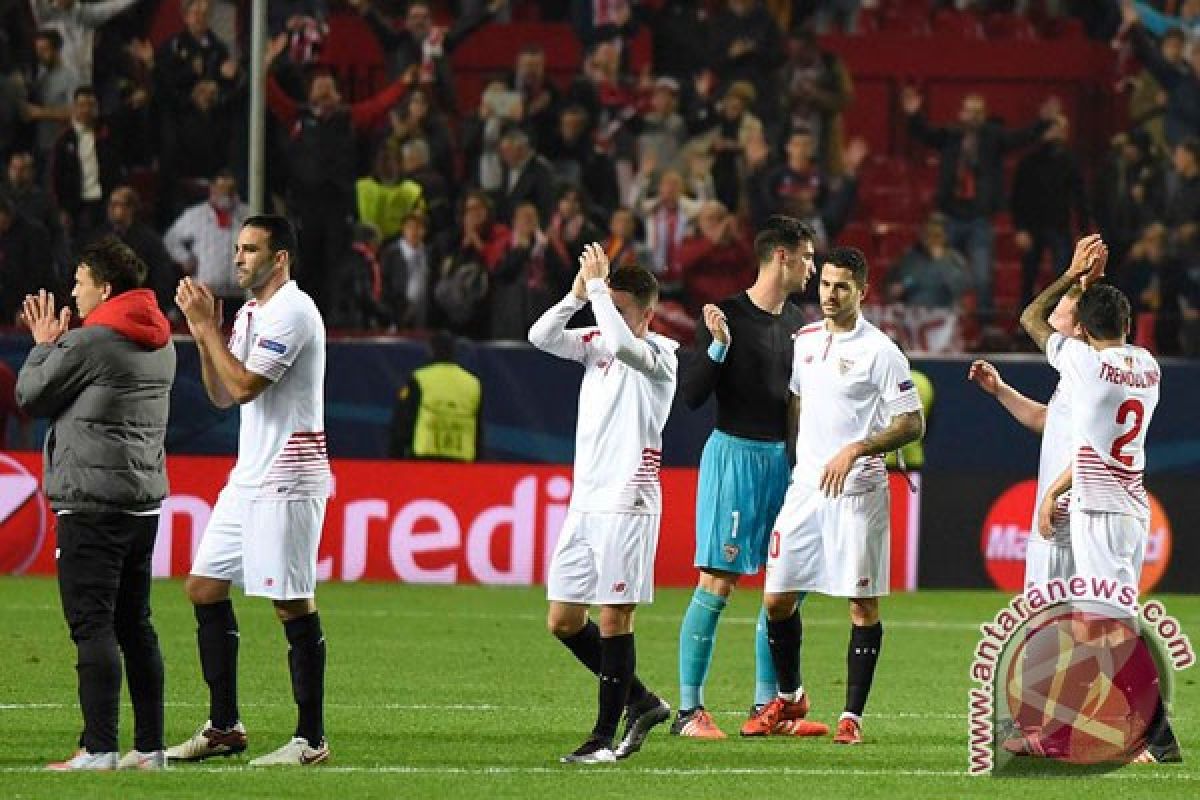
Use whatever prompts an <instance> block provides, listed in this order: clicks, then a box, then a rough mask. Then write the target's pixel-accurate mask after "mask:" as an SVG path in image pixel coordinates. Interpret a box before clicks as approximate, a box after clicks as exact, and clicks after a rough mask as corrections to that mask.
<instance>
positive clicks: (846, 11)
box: [813, 0, 919, 444]
mask: <svg viewBox="0 0 1200 800" xmlns="http://www.w3.org/2000/svg"><path fill="white" fill-rule="evenodd" d="M861 5H862V0H822V2H818V3H817V7H816V12H815V13H814V14H813V22H814V27H815V28H816V31H817V33H831V32H832V31H833V30H834V29H839V30H841V31H842V33H855V32H857V30H858V9H859V6H861ZM917 444H919V442H918V443H917Z"/></svg>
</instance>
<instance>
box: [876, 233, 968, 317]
mask: <svg viewBox="0 0 1200 800" xmlns="http://www.w3.org/2000/svg"><path fill="white" fill-rule="evenodd" d="M970 288H971V275H970V272H969V270H968V268H967V261H966V259H965V258H963V256H962V254H961V253H959V252H958V251H956V250H954V249H952V248H951V247H950V245H949V241H948V237H947V235H946V217H945V215H944V214H941V213H934V214H932V215H930V217H929V220H928V221H927V222H926V223H925V226H924V228H922V230H921V240H920V241H919V242H917V243H916V244H915V245H913V247H912V249H910V250H909V251H908V252H907V253H905V254H904V256H903V257H901V259H900V260H899V261H897V262H896V263H895V264H894V265H892V268H891V269H890V270H888V274H887V278H886V279H885V281H884V285H883V293H884V298H885V299H886V300H887V302H889V303H904V304H905V305H908V306H918V307H921V308H944V309H947V310H951V309H955V308H958V307H959V304H960V303H961V301H962V297H963V294H965V293H966V292H967V290H969V289H970Z"/></svg>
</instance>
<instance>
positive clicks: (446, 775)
mask: <svg viewBox="0 0 1200 800" xmlns="http://www.w3.org/2000/svg"><path fill="white" fill-rule="evenodd" d="M154 592H155V594H154V609H155V618H156V622H157V626H158V632H159V636H160V637H161V639H162V647H163V655H164V658H165V660H166V665H167V703H168V707H167V734H168V739H169V741H168V744H172V743H174V742H176V741H178V740H180V739H182V738H183V737H185V736H187V735H189V734H191V733H192V732H193V730H194V729H195V727H196V726H197V725H199V724H200V723H201V722H203V721H204V718H205V716H206V715H207V703H206V692H205V689H204V685H203V682H202V680H201V677H200V669H199V664H198V662H197V658H196V651H195V640H194V636H193V629H194V624H193V620H192V614H191V610H190V608H189V607H188V606H187V604H186V602H185V600H184V597H183V593H182V589H181V586H180V585H179V584H178V583H177V582H160V583H158V584H157V585H156V586H155V589H154ZM689 596H690V592H685V591H664V592H660V594H659V599H658V602H656V603H655V604H654V605H653V606H650V607H647V608H645V609H643V610H642V611H640V612H639V613H638V624H637V640H638V666H639V670H638V671H639V673H640V674H641V676H642V678H643V679H644V680H645V682H646V683H647V684H648V685H649V686H650V687H651V688H652V689H654V690H656V691H658V692H660V693H662V694H663V696H664V697H665V698H666V699H667V700H668V701H669V702H670V703H671V704H672V706H674V705H675V704H676V703H677V702H678V698H677V690H676V686H675V682H676V638H677V635H678V629H679V619H680V615H681V614H682V611H683V607H684V604H685V603H686V602H687V599H688V597H689ZM319 599H320V605H321V612H322V617H323V618H324V626H325V632H326V635H327V637H328V642H329V676H328V687H327V691H326V700H327V704H328V707H327V708H328V710H327V720H326V724H327V729H328V735H329V741H330V745H331V748H332V753H333V755H332V758H331V761H330V763H329V764H327V765H323V766H320V767H316V768H313V769H309V770H303V771H301V770H283V771H260V770H255V771H251V770H250V769H249V768H247V767H246V766H245V764H246V761H247V760H248V758H245V757H242V758H235V759H230V760H225V759H218V760H217V761H215V762H209V763H205V764H198V765H186V766H182V767H178V768H173V769H172V770H170V771H169V772H166V773H145V774H136V773H135V774H128V773H108V774H90V775H85V774H67V775H62V774H47V773H44V772H42V771H40V768H41V767H42V765H44V764H45V763H46V762H48V761H51V760H58V759H60V758H63V757H65V756H67V755H68V754H69V753H70V751H71V750H72V746H73V743H74V741H75V737H76V735H77V733H78V729H79V715H78V711H77V709H76V707H75V672H74V666H73V664H74V656H73V648H72V647H71V644H70V642H69V640H68V638H67V633H66V628H65V624H64V623H63V620H62V615H61V612H60V610H59V606H58V596H57V589H56V586H55V584H54V583H53V582H52V581H50V580H44V579H42V580H39V579H17V578H0V609H2V611H0V618H2V619H3V625H0V650H2V652H3V654H4V659H3V668H0V742H2V746H0V796H3V797H6V798H13V797H46V798H51V797H52V798H63V797H71V798H81V797H111V798H127V797H153V798H169V797H170V798H173V797H180V798H182V797H189V798H190V797H206V798H222V797H229V798H239V800H240V798H245V797H273V798H287V799H288V800H299V799H300V798H309V797H312V798H322V800H330V799H331V798H346V799H347V800H348V799H349V798H359V797H389V798H390V797H439V798H442V799H443V800H451V798H460V797H464V798H469V797H488V798H493V797H514V798H528V797H555V798H574V797H581V798H582V797H586V798H600V797H613V798H621V800H628V798H630V797H713V798H723V799H727V798H731V797H732V798H736V797H744V796H754V797H807V798H825V797H849V798H852V800H866V799H867V798H886V799H887V800H900V799H901V798H910V797H911V798H966V797H981V798H983V797H986V798H993V797H1003V796H1008V797H1018V796H1022V795H1025V796H1028V795H1029V794H1030V793H1032V792H1039V793H1050V794H1054V795H1058V796H1066V795H1067V794H1068V793H1069V794H1070V795H1071V796H1073V797H1084V796H1086V797H1087V800H1101V798H1110V797H1111V798H1118V797H1119V798H1129V797H1154V798H1155V799H1156V800H1158V798H1168V797H1179V798H1195V797H1198V796H1200V716H1198V711H1197V709H1198V708H1200V688H1198V687H1197V685H1196V679H1197V677H1200V672H1198V671H1197V670H1196V669H1193V670H1190V671H1185V672H1183V673H1179V674H1178V675H1177V681H1176V686H1177V691H1176V712H1175V713H1176V716H1175V727H1176V731H1177V732H1178V735H1179V738H1180V740H1181V741H1182V743H1183V746H1184V754H1185V758H1186V759H1187V762H1186V763H1185V764H1183V765H1182V766H1170V767H1168V766H1148V767H1147V766H1139V767H1127V768H1125V769H1122V770H1120V771H1118V772H1115V773H1111V774H1109V775H1106V776H1102V777H1097V778H1087V779H1079V778H1076V779H1072V780H1071V783H1069V784H1063V783H1059V782H1058V781H1055V780H1050V779H1042V780H1028V779H1026V780H1016V779H993V778H986V777H985V778H972V777H969V776H967V775H966V774H965V771H966V765H967V750H966V729H967V721H966V710H967V689H968V687H969V685H970V684H969V680H968V673H967V670H968V665H969V663H970V657H971V653H972V651H973V650H974V647H975V644H976V642H977V640H978V637H979V634H978V631H977V626H978V625H979V624H980V623H981V622H984V621H986V620H989V619H990V618H991V617H992V615H993V614H995V612H996V611H997V610H998V609H999V608H1000V607H1001V605H1002V604H1003V603H1004V602H1005V599H1006V598H1005V597H1004V596H1002V595H1000V594H997V593H987V592H922V593H920V594H917V595H897V596H894V597H892V598H889V599H887V600H886V601H885V602H884V606H883V608H884V625H885V629H886V633H885V637H884V653H883V657H882V660H881V662H880V666H879V672H878V674H877V677H876V682H875V689H874V692H873V693H872V696H871V701H870V704H869V706H868V716H867V719H866V724H865V727H864V732H865V735H866V737H867V744H865V745H863V746H862V747H854V748H844V747H835V746H834V745H832V744H831V743H830V741H829V740H828V739H824V740H811V739H784V738H770V739H763V740H742V739H740V738H738V737H737V735H736V733H737V729H738V726H739V725H740V724H741V721H742V719H743V718H744V716H745V711H746V709H747V707H748V706H749V704H750V700H751V691H752V685H753V650H752V636H753V616H754V613H755V611H756V607H757V597H756V596H755V595H754V593H752V592H750V591H747V592H745V593H743V594H741V595H739V596H738V597H736V598H735V599H734V601H733V602H732V604H731V605H730V608H729V610H728V611H727V612H726V614H725V619H724V620H723V622H722V626H721V628H720V632H719V639H718V643H717V653H716V660H715V663H714V665H713V672H712V675H711V679H710V685H709V690H708V705H709V706H710V708H712V709H714V710H715V711H716V712H717V720H718V722H719V723H720V724H721V725H722V727H723V728H724V729H725V730H726V732H727V733H730V734H731V737H730V738H729V739H728V740H726V741H723V742H697V741H693V740H684V739H679V738H675V737H670V736H668V735H667V734H666V731H665V730H663V729H662V728H660V729H658V730H656V731H655V733H654V734H653V735H652V736H651V738H650V740H649V741H648V743H647V745H646V748H645V749H644V750H643V751H642V753H640V754H639V755H637V756H635V757H634V758H632V759H630V760H629V761H627V762H624V763H621V764H618V765H616V766H611V767H606V766H591V767H565V766H560V765H559V764H558V763H557V759H558V756H560V755H562V754H564V753H566V752H569V751H570V750H572V749H573V748H574V747H575V746H576V745H578V744H579V743H580V742H581V741H582V740H583V738H584V736H585V735H586V733H587V732H588V731H589V730H590V728H591V724H592V721H593V718H594V703H595V696H596V684H595V682H594V680H593V679H592V677H591V676H590V675H587V674H585V672H584V670H583V668H582V667H580V666H579V665H578V664H577V663H576V662H575V661H574V660H573V659H572V658H571V656H570V655H569V654H568V653H567V652H566V650H565V649H564V648H562V647H561V646H560V645H558V644H557V643H556V642H555V641H554V640H553V639H552V638H551V637H550V636H549V635H548V634H547V633H545V629H544V626H543V614H544V603H543V601H542V596H541V591H540V590H539V589H483V588H445V587H436V588H434V587H416V586H396V585H377V584H376V585H367V584H359V585H326V586H323V587H322V589H321V592H320V595H319ZM1163 600H1164V602H1165V604H1166V606H1167V610H1168V611H1169V612H1170V613H1171V614H1173V615H1174V616H1176V617H1177V618H1178V619H1179V620H1180V621H1181V622H1182V623H1183V626H1184V630H1185V632H1190V633H1191V635H1192V636H1193V641H1195V642H1197V644H1200V598H1195V597H1166V598H1163ZM235 603H236V607H237V610H238V616H239V620H240V623H241V629H242V644H241V673H240V679H241V699H242V714H243V720H244V722H245V723H246V727H247V728H248V729H249V732H250V753H249V755H250V756H254V755H258V754H261V753H264V752H267V751H268V750H271V749H274V748H275V747H277V746H279V745H280V744H282V743H283V742H284V741H285V740H286V739H287V738H288V737H289V736H290V735H291V732H292V724H293V722H294V716H293V715H294V710H293V706H292V702H291V690H290V686H289V683H288V675H287V666H286V661H285V658H284V651H285V643H284V638H283V632H282V630H281V627H280V626H279V624H278V623H277V622H276V621H275V619H274V615H273V613H272V611H271V609H270V607H269V604H268V603H267V602H265V601H263V600H246V599H244V598H240V597H239V598H237V599H236V600H235ZM1189 628H1190V631H1189ZM847 633H848V622H847V621H846V611H845V603H844V602H841V601H836V602H835V601H831V600H828V599H825V598H811V599H810V600H809V602H808V604H807V610H806V613H805V629H804V635H805V651H804V652H805V655H804V673H805V685H806V687H807V689H808V691H809V693H810V695H811V696H812V700H813V708H814V710H813V713H812V715H811V716H812V717H813V718H815V719H820V720H823V721H825V722H828V723H831V724H832V723H834V722H835V721H836V713H837V711H839V710H840V709H841V705H842V701H843V698H844V686H843V681H844V670H845V666H844V665H845V646H846V637H847ZM122 714H123V717H122V747H123V748H127V747H129V742H130V738H131V722H130V719H129V712H128V705H126V706H124V708H123V709H122ZM664 727H665V726H664Z"/></svg>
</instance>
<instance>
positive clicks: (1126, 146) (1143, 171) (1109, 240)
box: [1093, 130, 1163, 265]
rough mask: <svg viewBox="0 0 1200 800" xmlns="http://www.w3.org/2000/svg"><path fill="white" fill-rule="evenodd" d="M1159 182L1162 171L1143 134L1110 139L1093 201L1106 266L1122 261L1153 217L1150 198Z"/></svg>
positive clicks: (1123, 135) (1161, 180) (1154, 193)
mask: <svg viewBox="0 0 1200 800" xmlns="http://www.w3.org/2000/svg"><path fill="white" fill-rule="evenodd" d="M1162 183H1163V178H1162V168H1161V166H1160V164H1159V162H1158V159H1156V158H1154V155H1153V148H1152V145H1151V142H1150V137H1149V135H1148V134H1147V133H1146V132H1145V131H1138V130H1135V131H1133V132H1132V133H1128V134H1124V133H1123V134H1118V135H1117V136H1115V137H1113V142H1112V147H1111V148H1110V149H1109V155H1108V158H1107V159H1106V160H1105V162H1104V166H1103V167H1102V169H1101V171H1100V175H1099V176H1098V178H1097V180H1096V187H1095V192H1094V201H1093V207H1094V208H1095V210H1096V211H1095V213H1096V222H1097V224H1098V226H1099V228H1100V233H1101V235H1102V236H1103V237H1104V241H1105V243H1106V244H1108V247H1109V263H1111V264H1114V265H1115V264H1121V263H1123V262H1124V260H1125V254H1126V253H1127V252H1129V248H1130V247H1131V246H1132V245H1133V242H1134V240H1136V239H1137V238H1138V235H1139V234H1140V232H1141V230H1142V229H1143V228H1144V227H1145V226H1146V225H1147V224H1148V223H1149V222H1150V221H1151V217H1152V216H1153V215H1154V209H1153V206H1152V199H1153V198H1154V196H1155V195H1156V194H1157V193H1158V192H1159V191H1160V190H1159V187H1161V185H1162Z"/></svg>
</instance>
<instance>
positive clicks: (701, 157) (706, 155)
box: [680, 142, 717, 203]
mask: <svg viewBox="0 0 1200 800" xmlns="http://www.w3.org/2000/svg"><path fill="white" fill-rule="evenodd" d="M680 161H681V162H682V164H683V167H682V168H683V191H684V193H685V194H687V196H688V197H690V198H692V199H693V200H695V201H696V202H697V203H707V202H708V201H709V200H716V199H717V185H716V183H714V182H713V176H712V168H713V158H712V153H711V152H710V151H709V149H708V147H707V146H705V145H704V144H703V143H702V142H694V143H691V144H688V145H685V146H684V148H683V151H682V153H681V155H680Z"/></svg>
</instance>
